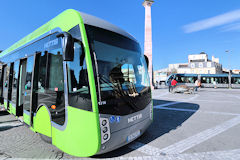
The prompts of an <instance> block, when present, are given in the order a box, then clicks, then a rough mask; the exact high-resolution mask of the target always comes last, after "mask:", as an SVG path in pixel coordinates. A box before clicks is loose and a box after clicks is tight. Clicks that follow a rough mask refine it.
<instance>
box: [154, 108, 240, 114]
mask: <svg viewBox="0 0 240 160" xmlns="http://www.w3.org/2000/svg"><path fill="white" fill-rule="evenodd" d="M154 108H156V109H164V110H171V111H182V112H198V113H206V114H218V115H230V116H240V113H227V112H213V111H201V110H195V109H183V108H168V107H162V106H154Z"/></svg>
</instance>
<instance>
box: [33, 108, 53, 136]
mask: <svg viewBox="0 0 240 160" xmlns="http://www.w3.org/2000/svg"><path fill="white" fill-rule="evenodd" d="M33 123H34V124H33V126H34V130H35V131H36V132H38V133H41V134H43V135H45V136H48V137H52V133H51V119H50V113H49V112H48V109H47V107H46V106H42V107H41V108H40V109H39V110H38V111H37V114H36V116H35V117H34V121H33Z"/></svg>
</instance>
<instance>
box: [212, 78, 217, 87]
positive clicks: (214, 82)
mask: <svg viewBox="0 0 240 160" xmlns="http://www.w3.org/2000/svg"><path fill="white" fill-rule="evenodd" d="M213 86H214V88H217V82H216V81H215V80H213Z"/></svg>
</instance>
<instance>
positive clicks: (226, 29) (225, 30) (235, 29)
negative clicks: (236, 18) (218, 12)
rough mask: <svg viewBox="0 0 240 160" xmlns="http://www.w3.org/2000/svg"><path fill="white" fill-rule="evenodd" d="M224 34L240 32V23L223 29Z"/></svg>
mask: <svg viewBox="0 0 240 160" xmlns="http://www.w3.org/2000/svg"><path fill="white" fill-rule="evenodd" d="M222 31H223V32H229V31H240V23H239V22H238V23H233V24H229V25H226V26H224V27H222Z"/></svg>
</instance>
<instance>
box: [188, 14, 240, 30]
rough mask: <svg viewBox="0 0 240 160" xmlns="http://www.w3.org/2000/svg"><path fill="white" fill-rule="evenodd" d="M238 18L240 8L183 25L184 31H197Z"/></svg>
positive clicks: (239, 17) (239, 16)
mask: <svg viewBox="0 0 240 160" xmlns="http://www.w3.org/2000/svg"><path fill="white" fill-rule="evenodd" d="M238 20H240V9H239V10H234V11H231V12H227V13H225V14H221V15H218V16H215V17H211V18H208V19H204V20H200V21H197V22H194V23H191V24H187V25H185V26H183V30H184V32H185V33H192V32H197V31H201V30H205V29H210V28H213V27H217V26H221V25H224V24H229V23H232V22H235V21H238Z"/></svg>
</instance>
